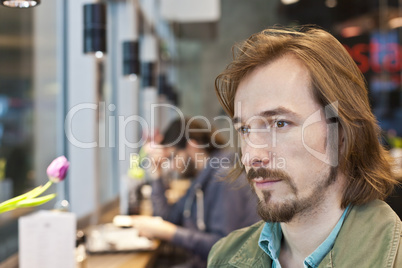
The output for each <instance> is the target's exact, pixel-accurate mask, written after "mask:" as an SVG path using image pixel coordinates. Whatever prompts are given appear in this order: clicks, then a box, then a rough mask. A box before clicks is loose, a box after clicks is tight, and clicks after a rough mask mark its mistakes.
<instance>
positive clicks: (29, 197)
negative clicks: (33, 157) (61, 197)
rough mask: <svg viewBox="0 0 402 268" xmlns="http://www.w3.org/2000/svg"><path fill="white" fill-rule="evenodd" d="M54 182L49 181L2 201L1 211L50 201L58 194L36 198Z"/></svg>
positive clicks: (0, 204)
mask: <svg viewBox="0 0 402 268" xmlns="http://www.w3.org/2000/svg"><path fill="white" fill-rule="evenodd" d="M52 184H53V182H51V181H48V182H47V183H46V184H45V185H44V186H38V187H36V188H35V189H33V190H31V191H29V192H27V193H25V194H22V195H19V196H16V197H14V198H11V199H10V200H7V201H4V202H2V203H0V213H3V212H6V211H10V210H13V209H16V208H19V207H33V206H38V205H41V204H43V203H46V202H48V201H49V200H51V199H53V198H54V197H55V196H56V194H51V195H46V196H43V197H39V198H35V197H37V196H38V195H40V194H42V193H43V192H45V191H46V190H47V189H49V187H50V186H51V185H52Z"/></svg>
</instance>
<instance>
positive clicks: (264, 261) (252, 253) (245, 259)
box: [229, 221, 272, 268]
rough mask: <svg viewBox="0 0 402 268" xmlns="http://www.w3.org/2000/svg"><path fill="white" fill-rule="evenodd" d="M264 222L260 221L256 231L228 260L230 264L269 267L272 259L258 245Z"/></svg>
mask: <svg viewBox="0 0 402 268" xmlns="http://www.w3.org/2000/svg"><path fill="white" fill-rule="evenodd" d="M264 224H265V222H264V221H261V222H260V226H259V228H258V229H257V231H256V232H254V233H253V234H252V235H250V237H249V238H248V239H247V240H246V241H245V242H244V244H243V246H242V247H241V248H240V250H238V251H237V253H236V254H235V255H234V256H233V257H232V258H231V259H230V260H229V264H230V265H232V266H234V267H238V268H260V267H271V263H272V260H271V259H270V258H269V256H268V255H267V254H266V253H265V252H264V251H263V250H262V249H261V248H260V247H259V246H258V239H259V237H260V234H261V231H262V228H263V227H264Z"/></svg>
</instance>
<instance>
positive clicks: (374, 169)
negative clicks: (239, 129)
mask: <svg viewBox="0 0 402 268" xmlns="http://www.w3.org/2000/svg"><path fill="white" fill-rule="evenodd" d="M287 54H292V55H294V56H296V57H297V58H298V59H299V60H300V61H301V62H303V63H304V65H305V66H306V68H307V69H308V70H309V73H310V78H311V87H312V92H313V94H314V97H315V98H316V100H317V102H318V103H319V104H320V105H321V106H322V107H327V106H328V105H330V106H331V105H332V104H333V103H335V102H338V111H337V113H338V121H339V123H340V125H341V131H342V132H343V133H342V134H343V135H341V136H342V137H343V140H342V144H343V148H342V150H341V155H340V159H339V167H338V168H339V170H340V171H341V172H342V173H343V174H345V175H346V177H347V185H346V187H345V191H344V194H343V200H342V207H346V206H347V205H348V204H354V205H359V204H365V203H367V202H369V201H371V200H374V199H385V198H386V197H387V196H388V195H389V194H390V193H391V192H392V190H393V189H394V186H395V185H396V184H398V181H397V179H396V178H395V177H394V176H393V174H392V172H391V159H390V157H389V154H388V152H387V151H386V150H385V149H384V148H383V147H382V145H381V144H380V141H379V140H380V129H379V127H378V125H377V122H376V119H375V117H374V115H373V114H372V112H371V109H370V105H369V100H368V92H367V87H366V83H365V79H364V77H363V75H362V73H361V72H360V70H359V69H358V67H357V65H356V64H355V62H354V61H353V59H352V58H351V57H350V55H349V54H348V52H347V51H346V50H345V48H344V47H343V46H342V45H341V44H340V43H339V41H338V40H336V38H335V37H333V36H332V35H331V34H329V33H328V32H326V31H324V30H321V29H318V28H316V27H310V26H308V27H301V28H298V29H296V28H278V27H276V28H271V29H266V30H264V31H262V32H259V33H256V34H254V35H252V36H251V37H250V38H249V39H247V40H246V41H244V42H243V43H241V44H238V45H236V46H235V47H234V49H233V61H232V62H231V63H230V64H229V65H228V66H227V68H226V69H225V70H224V71H223V72H222V73H221V74H220V75H219V76H218V77H217V78H216V80H215V90H216V93H217V95H218V98H219V101H220V103H221V105H222V106H223V108H224V110H225V111H226V112H227V113H228V114H229V115H230V116H231V117H233V114H234V98H235V94H236V90H237V87H238V85H239V83H240V82H241V81H242V79H243V78H244V77H245V76H247V75H248V74H249V73H250V72H252V71H253V70H254V69H255V68H257V67H259V66H263V65H267V64H269V63H271V62H273V61H274V60H276V59H278V58H279V57H283V56H284V55H287ZM240 169H242V167H241V165H238V168H237V171H239V170H240ZM234 173H237V174H238V173H239V172H234Z"/></svg>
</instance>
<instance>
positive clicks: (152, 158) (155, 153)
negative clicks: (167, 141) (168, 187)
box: [143, 142, 169, 179]
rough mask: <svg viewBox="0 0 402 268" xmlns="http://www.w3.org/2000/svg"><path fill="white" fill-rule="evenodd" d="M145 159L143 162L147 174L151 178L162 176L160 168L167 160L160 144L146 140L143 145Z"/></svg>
mask: <svg viewBox="0 0 402 268" xmlns="http://www.w3.org/2000/svg"><path fill="white" fill-rule="evenodd" d="M143 149H144V152H145V154H146V158H147V160H146V161H144V162H143V165H144V166H145V165H146V166H145V168H146V171H147V173H148V175H149V176H150V177H151V179H159V178H160V177H161V176H162V168H163V166H164V165H165V166H166V165H167V162H168V161H169V159H168V158H166V157H165V152H164V149H163V147H162V146H161V145H159V144H155V143H152V142H147V143H146V144H145V145H144V147H143Z"/></svg>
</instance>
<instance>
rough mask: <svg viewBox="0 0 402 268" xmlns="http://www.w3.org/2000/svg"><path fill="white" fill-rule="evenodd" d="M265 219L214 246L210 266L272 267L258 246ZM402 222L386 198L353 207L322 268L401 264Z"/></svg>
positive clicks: (236, 232)
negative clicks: (385, 200) (386, 201)
mask: <svg viewBox="0 0 402 268" xmlns="http://www.w3.org/2000/svg"><path fill="white" fill-rule="evenodd" d="M263 226H264V222H263V221H260V222H258V223H256V224H254V225H252V226H250V227H247V228H243V229H240V230H237V231H234V232H232V233H231V234H229V236H227V237H225V238H223V239H221V240H220V241H219V242H217V243H216V244H215V245H214V246H213V248H212V249H211V251H210V253H209V257H208V267H210V268H214V267H239V268H246V267H250V268H251V267H252V268H262V267H268V268H270V267H271V259H270V258H269V256H268V255H267V254H266V253H265V252H264V251H262V249H261V248H260V247H259V246H258V239H259V237H260V234H261V230H262V228H263ZM401 231H402V223H401V220H400V219H399V217H398V215H397V214H396V213H395V212H394V211H393V210H392V209H391V208H390V207H389V206H388V205H387V204H386V203H385V202H383V201H379V200H376V201H372V202H370V203H369V204H366V205H363V206H354V207H352V208H351V209H350V211H349V213H348V215H347V217H346V219H345V221H344V223H343V226H342V228H341V230H340V232H339V234H338V237H337V238H336V241H335V244H334V246H333V248H332V250H331V251H330V252H329V253H328V254H327V255H326V256H325V257H324V259H323V260H322V262H321V263H320V265H319V268H330V267H337V268H348V267H352V268H372V267H373V268H383V267H387V268H388V267H399V268H401V267H402V246H401V243H402V239H401Z"/></svg>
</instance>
